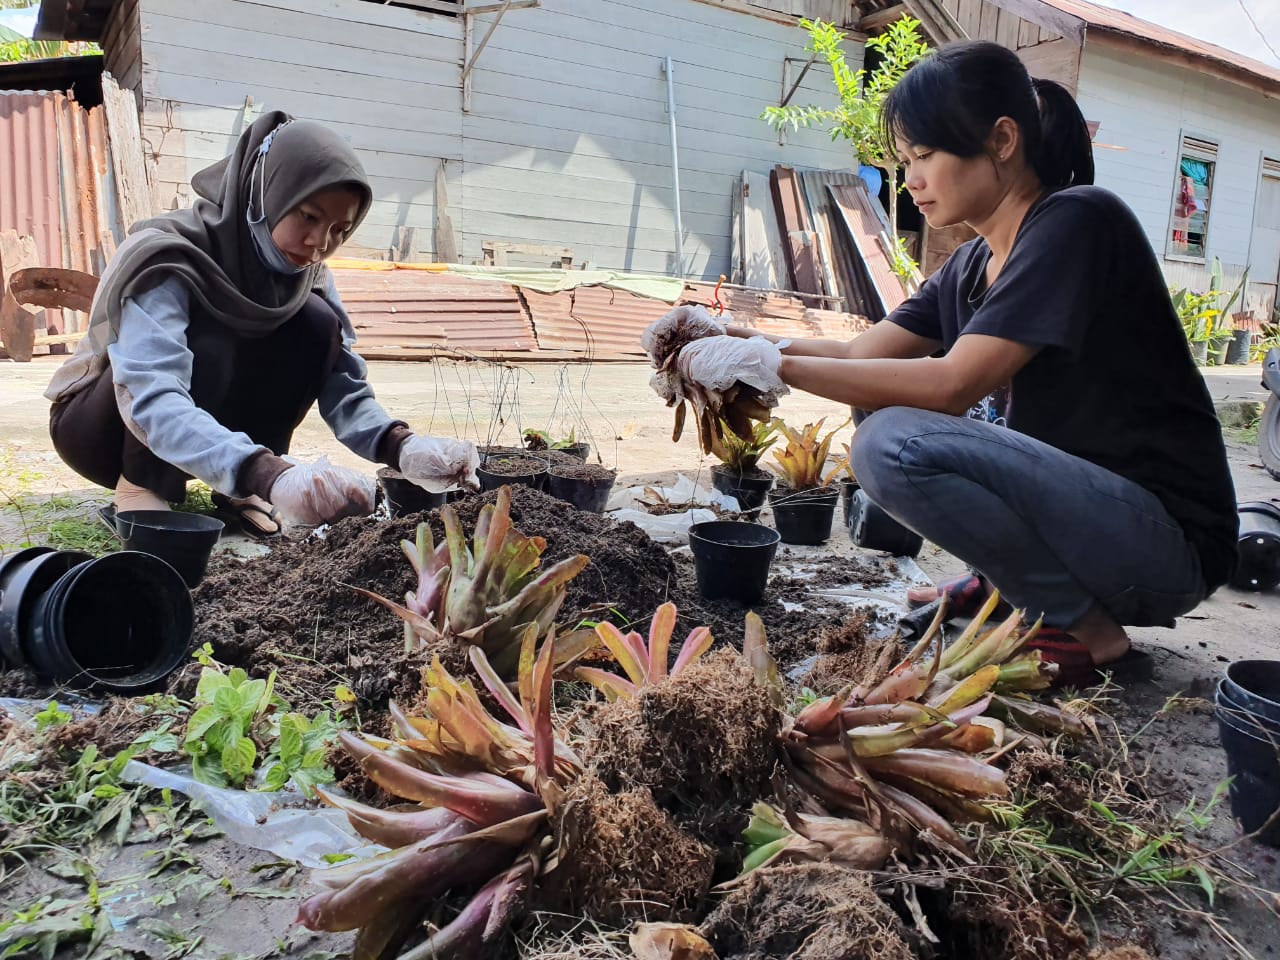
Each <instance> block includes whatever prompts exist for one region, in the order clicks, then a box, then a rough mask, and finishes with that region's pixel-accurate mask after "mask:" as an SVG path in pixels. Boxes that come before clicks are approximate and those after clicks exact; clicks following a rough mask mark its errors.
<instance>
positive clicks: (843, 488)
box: [839, 480, 862, 527]
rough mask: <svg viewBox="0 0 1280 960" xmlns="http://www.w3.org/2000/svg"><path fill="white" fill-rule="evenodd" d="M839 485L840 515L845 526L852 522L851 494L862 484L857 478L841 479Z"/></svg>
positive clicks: (860, 487) (859, 488)
mask: <svg viewBox="0 0 1280 960" xmlns="http://www.w3.org/2000/svg"><path fill="white" fill-rule="evenodd" d="M839 486H840V516H841V518H842V519H843V522H844V525H845V526H846V527H847V526H849V524H850V523H852V522H853V495H854V494H855V493H856V492H858V491H859V490H861V489H862V485H861V484H859V483H858V481H857V480H841V481H839Z"/></svg>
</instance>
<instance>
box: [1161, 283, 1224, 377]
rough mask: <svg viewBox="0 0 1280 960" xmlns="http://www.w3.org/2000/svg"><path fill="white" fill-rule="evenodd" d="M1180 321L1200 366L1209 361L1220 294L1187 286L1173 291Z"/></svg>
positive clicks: (1193, 355)
mask: <svg viewBox="0 0 1280 960" xmlns="http://www.w3.org/2000/svg"><path fill="white" fill-rule="evenodd" d="M1171 296H1172V298H1173V308H1174V310H1176V311H1177V314H1178V322H1179V323H1181V324H1182V332H1183V334H1184V335H1185V336H1186V338H1187V343H1188V344H1189V345H1190V347H1191V356H1192V357H1193V358H1194V359H1195V362H1196V364H1197V365H1198V366H1202V367H1203V366H1205V365H1207V364H1208V362H1209V344H1210V341H1212V340H1213V331H1214V323H1215V321H1216V320H1217V318H1218V310H1217V308H1216V307H1215V306H1214V303H1215V302H1216V301H1217V299H1218V296H1217V294H1216V293H1215V292H1214V291H1210V292H1209V293H1194V292H1192V291H1191V290H1188V289H1186V288H1185V287H1184V288H1183V289H1181V290H1175V291H1173V292H1172V293H1171Z"/></svg>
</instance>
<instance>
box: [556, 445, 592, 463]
mask: <svg viewBox="0 0 1280 960" xmlns="http://www.w3.org/2000/svg"><path fill="white" fill-rule="evenodd" d="M557 449H559V450H561V451H563V452H564V453H567V454H568V455H569V456H571V457H573V458H574V459H575V460H586V459H587V457H588V456H590V455H591V444H589V443H571V444H569V445H568V446H567V447H558V448H557Z"/></svg>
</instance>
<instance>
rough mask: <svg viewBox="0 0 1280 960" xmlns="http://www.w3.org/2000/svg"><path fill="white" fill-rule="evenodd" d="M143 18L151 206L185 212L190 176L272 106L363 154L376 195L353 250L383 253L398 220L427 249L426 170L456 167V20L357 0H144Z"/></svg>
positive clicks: (430, 192)
mask: <svg viewBox="0 0 1280 960" xmlns="http://www.w3.org/2000/svg"><path fill="white" fill-rule="evenodd" d="M140 20H141V31H142V64H143V90H144V94H145V96H144V103H143V131H142V136H143V141H144V145H145V146H146V147H147V149H148V152H149V158H150V159H152V160H153V161H154V165H155V181H156V183H155V189H154V204H155V206H156V208H157V209H158V210H167V209H171V208H173V207H174V206H175V205H185V204H187V203H188V202H189V201H190V197H189V193H190V186H189V181H190V179H191V176H192V175H193V174H194V173H195V172H196V171H198V170H199V169H201V168H202V167H204V166H206V165H207V164H209V163H211V162H213V161H215V160H217V159H219V158H221V157H223V156H225V155H226V154H227V153H228V152H229V151H230V149H231V147H232V146H233V145H234V143H235V139H236V137H237V135H238V134H239V132H240V131H241V130H242V129H243V127H244V125H245V123H246V122H252V120H253V118H254V117H255V116H257V115H258V113H260V112H261V110H262V109H264V108H266V109H281V110H286V111H288V112H290V113H292V114H294V115H295V116H299V117H306V118H311V119H317V120H323V121H325V122H327V123H331V124H332V125H333V126H334V127H335V128H336V129H337V130H338V131H339V132H340V133H342V135H343V136H345V137H347V138H348V139H349V140H350V142H351V143H352V145H353V146H355V147H356V149H357V150H358V151H359V152H360V156H361V159H362V160H363V162H364V165H365V169H366V171H367V172H368V174H369V177H370V180H371V181H372V184H373V190H374V196H375V198H376V199H375V201H374V204H373V207H372V208H371V210H370V213H369V216H368V217H367V218H366V220H365V222H364V223H363V224H362V225H361V227H360V229H359V230H358V231H357V232H356V234H355V236H354V238H353V239H352V242H351V243H350V244H349V245H348V246H347V247H346V248H345V250H346V252H347V253H348V254H349V255H351V256H360V255H364V256H369V255H373V256H383V255H385V254H386V251H387V249H388V247H390V246H391V245H392V243H393V242H395V241H396V239H397V236H398V234H397V227H401V226H406V225H407V226H414V227H416V228H417V235H418V238H419V243H422V242H424V241H423V238H424V237H425V238H427V239H426V241H425V242H426V243H427V245H428V248H429V246H430V236H431V227H432V224H433V222H434V217H435V204H434V182H435V175H436V170H437V168H438V166H439V165H440V163H441V162H446V163H447V165H446V170H447V171H448V172H450V173H451V174H456V172H457V171H458V167H459V166H460V161H461V159H462V117H461V92H460V90H459V86H458V77H459V73H460V58H461V52H462V23H461V21H460V20H459V19H457V18H456V17H447V16H439V15H435V14H428V13H422V12H420V11H415V10H409V9H404V8H399V7H389V6H383V5H380V4H374V3H364V2H358V0H141V15H140ZM246 98H251V99H252V103H251V104H249V105H248V106H247V105H246ZM452 179H453V180H454V182H451V183H450V184H449V187H450V195H451V196H454V197H456V196H458V195H459V191H460V183H458V182H457V180H456V175H455V176H453V177H452Z"/></svg>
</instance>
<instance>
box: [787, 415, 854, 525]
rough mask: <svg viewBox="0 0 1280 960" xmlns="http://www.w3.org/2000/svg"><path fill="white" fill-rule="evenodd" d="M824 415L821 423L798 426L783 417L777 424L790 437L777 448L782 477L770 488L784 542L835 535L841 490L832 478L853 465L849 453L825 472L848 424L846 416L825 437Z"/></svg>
mask: <svg viewBox="0 0 1280 960" xmlns="http://www.w3.org/2000/svg"><path fill="white" fill-rule="evenodd" d="M825 421H826V418H825V417H824V418H823V419H822V420H819V421H818V422H817V423H806V424H805V425H804V428H803V429H801V430H794V429H792V428H791V427H789V426H787V425H786V424H785V423H783V422H782V421H781V420H779V419H776V418H775V419H774V420H773V424H774V426H775V427H776V429H777V431H778V432H779V433H781V434H782V436H783V437H784V438H786V441H787V444H786V446H785V447H784V448H783V449H781V450H775V451H774V454H773V456H774V459H776V460H777V461H778V473H779V479H778V483H777V485H776V486H775V487H774V489H773V490H771V491H770V492H769V504H770V506H772V507H773V523H774V526H776V527H777V528H778V533H779V534H781V535H782V540H783V542H784V543H796V544H815V543H822V542H823V541H825V540H826V539H827V538H828V537H830V536H831V521H832V518H833V517H834V516H835V512H836V498H837V497H838V496H839V491H838V490H837V489H836V487H835V484H834V483H832V481H833V480H834V479H835V478H836V475H837V474H839V473H840V471H841V470H844V469H845V468H846V467H848V465H849V459H848V457H844V458H842V459H840V460H838V461H837V462H836V464H835V466H834V467H833V468H832V469H830V470H829V471H828V472H827V473H826V474H825V475H824V474H823V469H824V467H826V466H827V455H828V454H829V453H830V451H831V441H832V440H834V439H835V435H836V433H837V431H839V430H841V429H843V428H844V427H845V426H847V425H848V423H849V421H848V420H846V421H845V422H844V423H842V424H840V426H838V427H836V428H835V429H834V430H832V431H831V432H830V433H828V434H827V435H826V436H825V437H819V433H820V432H821V430H822V424H823V423H824V422H825Z"/></svg>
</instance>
